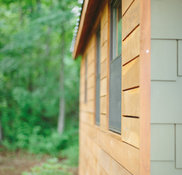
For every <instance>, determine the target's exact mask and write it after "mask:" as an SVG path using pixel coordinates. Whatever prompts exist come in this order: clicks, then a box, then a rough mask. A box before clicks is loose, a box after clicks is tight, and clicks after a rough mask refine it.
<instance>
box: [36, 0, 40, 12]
mask: <svg viewBox="0 0 182 175" xmlns="http://www.w3.org/2000/svg"><path fill="white" fill-rule="evenodd" d="M40 10H41V0H37V12H40Z"/></svg>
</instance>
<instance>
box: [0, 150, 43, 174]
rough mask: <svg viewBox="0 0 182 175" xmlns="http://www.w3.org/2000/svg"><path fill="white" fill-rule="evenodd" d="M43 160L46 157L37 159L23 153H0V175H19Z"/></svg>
mask: <svg viewBox="0 0 182 175" xmlns="http://www.w3.org/2000/svg"><path fill="white" fill-rule="evenodd" d="M45 160H46V157H42V158H38V157H36V156H34V155H31V154H27V153H23V152H16V153H9V152H0V175H21V173H22V172H24V171H28V170H30V168H31V167H33V166H35V165H38V164H40V163H42V162H43V161H45Z"/></svg>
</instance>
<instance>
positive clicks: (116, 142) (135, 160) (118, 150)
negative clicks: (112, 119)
mask: <svg viewBox="0 0 182 175" xmlns="http://www.w3.org/2000/svg"><path fill="white" fill-rule="evenodd" d="M81 125H82V132H84V133H85V134H86V135H88V136H89V137H90V138H91V139H93V141H94V142H95V143H97V144H98V145H99V147H100V148H101V149H102V150H104V151H105V152H106V153H107V154H109V155H110V156H111V157H112V158H114V159H115V160H117V162H119V164H120V165H122V166H123V167H124V168H125V169H127V170H129V171H130V172H131V174H134V175H139V150H138V149H137V148H134V147H132V146H130V145H128V144H126V143H124V142H122V141H121V138H120V139H117V138H115V137H113V135H112V134H110V133H107V132H104V131H103V130H101V129H99V128H98V127H92V126H90V125H88V124H85V123H81Z"/></svg>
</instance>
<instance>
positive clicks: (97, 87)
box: [96, 26, 100, 125]
mask: <svg viewBox="0 0 182 175" xmlns="http://www.w3.org/2000/svg"><path fill="white" fill-rule="evenodd" d="M96 124H97V125H99V124H100V26H99V28H98V30H97V33H96Z"/></svg>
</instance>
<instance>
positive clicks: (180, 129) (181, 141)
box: [176, 125, 182, 168]
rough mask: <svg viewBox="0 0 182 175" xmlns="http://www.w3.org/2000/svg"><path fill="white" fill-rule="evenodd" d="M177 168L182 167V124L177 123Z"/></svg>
mask: <svg viewBox="0 0 182 175" xmlns="http://www.w3.org/2000/svg"><path fill="white" fill-rule="evenodd" d="M176 168H182V125H176Z"/></svg>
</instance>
